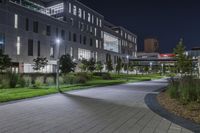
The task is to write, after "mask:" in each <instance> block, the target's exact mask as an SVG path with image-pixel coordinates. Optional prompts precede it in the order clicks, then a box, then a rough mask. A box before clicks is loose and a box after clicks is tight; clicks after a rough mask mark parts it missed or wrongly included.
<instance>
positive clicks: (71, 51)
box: [70, 47, 74, 57]
mask: <svg viewBox="0 0 200 133" xmlns="http://www.w3.org/2000/svg"><path fill="white" fill-rule="evenodd" d="M70 56H71V57H73V56H74V49H73V48H72V47H70Z"/></svg>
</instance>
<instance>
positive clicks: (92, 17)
mask: <svg viewBox="0 0 200 133" xmlns="http://www.w3.org/2000/svg"><path fill="white" fill-rule="evenodd" d="M92 23H94V15H92Z"/></svg>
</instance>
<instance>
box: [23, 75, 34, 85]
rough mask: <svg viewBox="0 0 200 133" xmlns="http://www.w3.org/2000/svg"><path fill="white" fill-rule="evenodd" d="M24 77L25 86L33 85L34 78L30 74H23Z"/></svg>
mask: <svg viewBox="0 0 200 133" xmlns="http://www.w3.org/2000/svg"><path fill="white" fill-rule="evenodd" d="M23 79H24V81H25V84H26V85H25V86H26V87H29V86H31V81H32V79H31V77H30V76H23Z"/></svg>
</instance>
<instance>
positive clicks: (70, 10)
mask: <svg viewBox="0 0 200 133" xmlns="http://www.w3.org/2000/svg"><path fill="white" fill-rule="evenodd" d="M69 13H72V4H71V3H69Z"/></svg>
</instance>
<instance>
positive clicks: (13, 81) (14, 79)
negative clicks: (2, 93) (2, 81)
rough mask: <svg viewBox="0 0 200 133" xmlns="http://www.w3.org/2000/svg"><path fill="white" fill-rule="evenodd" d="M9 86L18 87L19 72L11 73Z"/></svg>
mask: <svg viewBox="0 0 200 133" xmlns="http://www.w3.org/2000/svg"><path fill="white" fill-rule="evenodd" d="M9 79H10V80H9V86H10V88H16V86H17V82H18V74H16V73H10V74H9Z"/></svg>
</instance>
